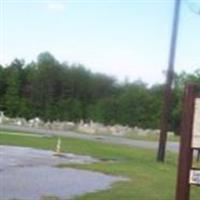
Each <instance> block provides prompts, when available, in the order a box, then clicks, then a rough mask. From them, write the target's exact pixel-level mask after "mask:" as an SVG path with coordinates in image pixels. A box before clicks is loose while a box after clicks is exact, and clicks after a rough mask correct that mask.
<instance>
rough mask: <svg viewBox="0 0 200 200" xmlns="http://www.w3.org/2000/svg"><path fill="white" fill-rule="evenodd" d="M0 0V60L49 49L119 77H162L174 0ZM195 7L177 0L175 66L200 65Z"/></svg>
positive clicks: (160, 79)
mask: <svg viewBox="0 0 200 200" xmlns="http://www.w3.org/2000/svg"><path fill="white" fill-rule="evenodd" d="M0 2H1V3H0V63H1V64H8V63H9V62H11V61H12V60H13V59H14V58H16V57H17V58H23V59H25V60H26V61H27V62H29V61H31V60H35V59H36V57H37V55H38V54H39V53H41V52H44V51H49V52H50V53H52V54H53V55H54V56H55V57H56V58H57V59H58V60H60V61H68V62H69V63H73V62H75V63H81V64H84V65H85V66H86V67H87V68H89V69H91V70H92V71H93V72H103V73H106V74H108V75H113V76H115V77H116V78H117V79H119V80H124V79H125V78H127V79H129V80H131V81H132V80H136V79H142V80H143V81H145V82H147V83H150V84H153V83H157V82H163V81H164V80H165V79H164V75H163V71H164V70H165V69H166V67H167V60H168V51H169V41H170V34H171V23H172V16H173V7H174V0H121V1H120V0H63V1H59V0H58V1H55V0H53V1H49V0H48V1H47V0H26V1H25V0H0ZM195 3H196V4H195ZM198 7H200V0H196V1H195V0H182V9H181V18H180V30H179V37H178V48H177V57H176V58H177V59H176V71H177V72H180V71H182V70H185V71H187V72H192V71H194V70H195V69H197V68H200V15H198V14H196V13H195V10H196V9H198Z"/></svg>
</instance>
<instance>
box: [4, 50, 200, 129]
mask: <svg viewBox="0 0 200 200" xmlns="http://www.w3.org/2000/svg"><path fill="white" fill-rule="evenodd" d="M188 82H197V83H200V71H198V70H197V71H196V72H194V73H193V74H187V73H185V72H182V73H181V74H176V75H174V84H173V106H172V116H171V123H170V129H172V130H178V128H179V124H180V115H181V103H182V96H183V88H184V85H185V83H188ZM162 102H163V85H162V84H155V85H153V86H151V87H149V86H148V85H147V84H145V83H144V82H142V81H135V82H126V81H125V82H123V83H119V82H118V81H117V80H115V78H113V77H111V76H108V75H105V74H101V73H93V72H91V71H90V70H88V69H86V68H85V67H84V66H82V65H80V64H78V65H77V64H72V65H69V64H68V63H60V62H59V61H58V60H56V59H55V58H54V56H52V55H51V54H50V53H48V52H45V53H41V54H40V55H39V56H38V58H37V61H36V62H31V63H28V64H26V63H25V62H24V60H20V59H15V60H14V61H13V62H12V63H11V64H10V65H8V66H1V65H0V110H3V111H4V112H5V114H6V115H7V116H10V117H25V118H27V119H30V118H33V117H40V118H42V119H43V120H45V121H47V120H68V121H79V120H80V119H83V120H85V121H87V120H90V119H92V120H94V121H96V122H101V123H105V124H122V125H129V126H139V127H143V128H158V127H159V121H160V114H161V106H162Z"/></svg>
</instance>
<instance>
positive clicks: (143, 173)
mask: <svg viewBox="0 0 200 200" xmlns="http://www.w3.org/2000/svg"><path fill="white" fill-rule="evenodd" d="M56 141H57V138H56V137H42V138H38V137H29V136H25V135H23V136H19V135H15V134H11V135H8V134H6V133H5V132H4V133H2V132H0V144H3V145H17V146H27V147H34V148H40V149H50V150H53V149H55V146H56ZM62 150H63V151H64V152H72V153H78V154H82V155H91V156H93V157H95V158H98V159H100V160H101V162H99V163H95V164H87V165H70V167H75V168H80V169H89V170H94V171H100V172H103V173H106V174H113V175H120V176H124V177H128V178H129V179H130V180H129V181H123V182H119V183H116V184H114V185H113V186H112V187H111V188H110V189H108V190H105V191H99V192H95V193H90V194H86V195H85V196H81V197H77V198H76V200H174V194H175V186H176V168H177V162H176V160H177V155H176V154H173V153H169V152H168V153H167V159H166V163H165V164H161V163H157V162H156V161H155V152H154V151H152V150H146V149H140V148H133V147H128V146H124V145H114V144H105V143H102V142H100V141H98V142H93V141H86V140H80V139H72V138H62ZM68 166H69V165H67V166H64V165H62V166H59V167H68ZM199 199H200V187H194V186H193V187H192V189H191V199H190V200H199Z"/></svg>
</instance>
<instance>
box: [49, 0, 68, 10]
mask: <svg viewBox="0 0 200 200" xmlns="http://www.w3.org/2000/svg"><path fill="white" fill-rule="evenodd" d="M47 7H48V10H50V11H53V12H63V11H65V7H66V5H65V4H64V3H61V2H50V3H48V5H47Z"/></svg>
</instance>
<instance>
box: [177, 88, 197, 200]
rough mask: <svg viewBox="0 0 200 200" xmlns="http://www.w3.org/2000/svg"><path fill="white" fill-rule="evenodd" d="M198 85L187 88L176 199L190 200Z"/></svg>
mask: <svg viewBox="0 0 200 200" xmlns="http://www.w3.org/2000/svg"><path fill="white" fill-rule="evenodd" d="M196 88H197V87H196V85H188V86H187V87H186V89H185V95H184V106H183V118H182V124H181V143H180V153H179V166H178V176H177V190H176V200H189V197H190V183H189V176H190V169H191V167H192V157H193V149H192V147H191V141H192V129H193V118H194V100H195V96H196V94H195V90H196Z"/></svg>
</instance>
